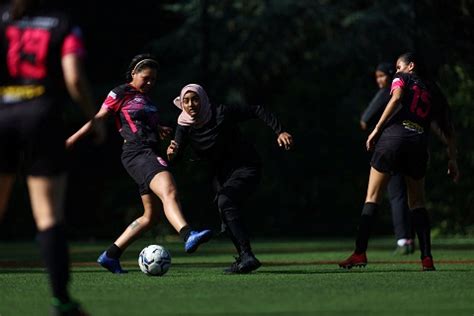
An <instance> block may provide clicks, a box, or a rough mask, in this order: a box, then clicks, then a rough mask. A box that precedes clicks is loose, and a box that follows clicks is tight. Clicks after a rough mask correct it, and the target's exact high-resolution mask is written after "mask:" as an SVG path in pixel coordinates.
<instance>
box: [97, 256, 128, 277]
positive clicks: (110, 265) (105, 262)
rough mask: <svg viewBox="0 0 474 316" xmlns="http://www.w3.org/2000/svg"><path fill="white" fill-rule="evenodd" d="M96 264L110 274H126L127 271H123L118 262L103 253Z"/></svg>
mask: <svg viewBox="0 0 474 316" xmlns="http://www.w3.org/2000/svg"><path fill="white" fill-rule="evenodd" d="M97 262H98V263H99V264H100V265H101V266H103V267H104V268H106V269H107V270H109V271H110V272H112V273H117V274H121V273H128V271H126V270H123V269H122V267H121V266H120V260H118V259H113V258H109V257H107V254H106V252H105V251H104V252H103V253H102V254H101V255H100V256H99V258H98V259H97Z"/></svg>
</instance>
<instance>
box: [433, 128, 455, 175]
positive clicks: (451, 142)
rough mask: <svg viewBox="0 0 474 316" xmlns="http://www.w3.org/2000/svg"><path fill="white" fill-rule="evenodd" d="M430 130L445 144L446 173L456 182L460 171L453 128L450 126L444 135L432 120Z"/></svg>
mask: <svg viewBox="0 0 474 316" xmlns="http://www.w3.org/2000/svg"><path fill="white" fill-rule="evenodd" d="M431 130H432V131H433V133H434V134H435V135H436V136H438V139H439V140H440V141H441V142H442V143H443V144H445V145H446V154H447V155H448V175H450V176H451V177H452V178H453V181H454V182H455V183H457V182H458V181H459V177H460V173H459V169H458V163H457V156H458V150H457V144H456V136H455V132H454V128H452V126H451V129H450V132H449V133H448V135H446V134H445V133H443V131H442V130H441V128H440V127H439V125H438V124H437V123H436V122H435V121H434V122H433V123H432V124H431Z"/></svg>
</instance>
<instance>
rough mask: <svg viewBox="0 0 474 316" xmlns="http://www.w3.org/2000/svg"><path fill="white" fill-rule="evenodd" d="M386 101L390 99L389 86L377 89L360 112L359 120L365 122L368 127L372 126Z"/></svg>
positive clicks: (379, 115)
mask: <svg viewBox="0 0 474 316" xmlns="http://www.w3.org/2000/svg"><path fill="white" fill-rule="evenodd" d="M388 101H390V87H386V88H382V89H379V91H378V92H377V93H376V94H375V96H374V97H373V98H372V101H370V103H369V105H368V106H367V108H366V109H365V111H364V112H363V113H362V116H361V119H360V120H361V121H362V122H365V123H366V124H367V126H368V127H369V128H373V127H374V126H375V125H376V124H377V122H378V120H379V119H380V117H381V116H382V113H383V111H384V110H385V107H386V106H387V103H388Z"/></svg>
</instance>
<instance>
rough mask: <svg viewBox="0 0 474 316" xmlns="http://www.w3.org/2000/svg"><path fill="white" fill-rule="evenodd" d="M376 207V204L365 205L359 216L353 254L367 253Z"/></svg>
mask: <svg viewBox="0 0 474 316" xmlns="http://www.w3.org/2000/svg"><path fill="white" fill-rule="evenodd" d="M377 208H378V205H377V204H376V203H371V202H368V203H365V204H364V207H363V208H362V214H361V215H360V222H359V228H358V230H357V238H356V249H355V253H358V254H360V253H363V252H366V251H367V246H368V244H369V238H370V233H371V231H372V226H373V222H374V218H375V215H376V213H377Z"/></svg>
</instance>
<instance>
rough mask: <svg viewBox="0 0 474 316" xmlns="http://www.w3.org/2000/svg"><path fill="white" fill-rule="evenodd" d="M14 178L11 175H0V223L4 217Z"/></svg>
mask: <svg viewBox="0 0 474 316" xmlns="http://www.w3.org/2000/svg"><path fill="white" fill-rule="evenodd" d="M14 181H15V176H14V175H12V174H0V222H1V221H2V219H3V216H5V212H6V210H7V204H8V199H9V198H10V194H11V191H12V187H13V182H14Z"/></svg>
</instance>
